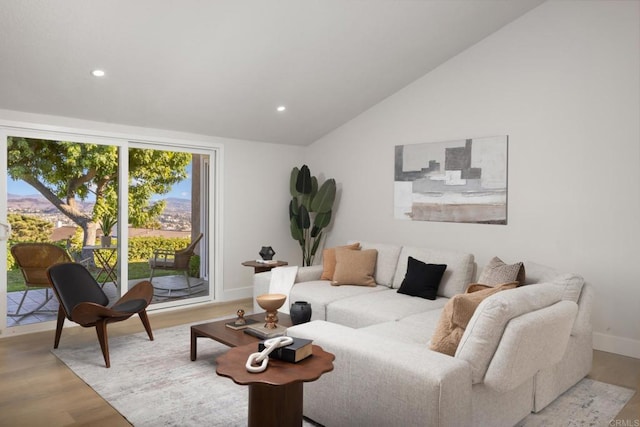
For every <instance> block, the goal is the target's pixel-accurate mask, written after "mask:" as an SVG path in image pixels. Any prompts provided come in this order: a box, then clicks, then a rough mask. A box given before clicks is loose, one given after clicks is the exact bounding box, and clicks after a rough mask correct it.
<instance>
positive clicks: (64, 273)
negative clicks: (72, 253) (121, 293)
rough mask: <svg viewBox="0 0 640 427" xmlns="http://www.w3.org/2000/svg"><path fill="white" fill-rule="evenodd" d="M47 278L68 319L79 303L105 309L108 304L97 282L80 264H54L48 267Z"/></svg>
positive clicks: (107, 299)
mask: <svg viewBox="0 0 640 427" xmlns="http://www.w3.org/2000/svg"><path fill="white" fill-rule="evenodd" d="M47 276H48V277H49V280H50V282H51V285H52V286H53V290H54V292H55V293H56V295H57V296H58V300H59V301H60V303H61V304H62V307H63V308H64V311H65V314H66V315H67V317H68V318H69V319H71V312H72V311H73V308H74V307H75V306H76V305H78V304H79V303H81V302H93V303H96V304H100V305H102V306H105V307H106V305H107V304H108V303H109V298H108V297H107V295H105V293H104V291H103V290H102V289H101V288H100V285H99V284H98V282H96V280H95V279H94V278H93V276H92V275H91V273H89V270H87V269H86V268H85V267H84V266H82V265H81V264H76V263H65V264H56V265H54V266H52V267H49V269H48V270H47Z"/></svg>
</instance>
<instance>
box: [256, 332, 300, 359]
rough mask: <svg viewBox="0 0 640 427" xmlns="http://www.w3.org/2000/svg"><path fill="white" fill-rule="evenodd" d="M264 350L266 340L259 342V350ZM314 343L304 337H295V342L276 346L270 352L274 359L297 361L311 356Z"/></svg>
mask: <svg viewBox="0 0 640 427" xmlns="http://www.w3.org/2000/svg"><path fill="white" fill-rule="evenodd" d="M262 350H264V342H260V343H258V351H262ZM312 352H313V345H312V341H311V340H306V339H303V338H294V339H293V343H291V344H289V345H288V346H286V347H280V348H276V349H275V350H274V351H272V352H271V354H269V357H273V358H274V359H278V360H284V361H285V362H291V363H297V362H299V361H301V360H303V359H306V358H307V357H309V356H311V353H312Z"/></svg>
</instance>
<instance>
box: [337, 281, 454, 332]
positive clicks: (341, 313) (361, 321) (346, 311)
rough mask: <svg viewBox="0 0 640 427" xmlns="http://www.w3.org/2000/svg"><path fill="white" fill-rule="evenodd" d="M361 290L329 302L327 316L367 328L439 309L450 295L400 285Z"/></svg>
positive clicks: (340, 321) (339, 321) (354, 326)
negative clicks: (426, 294) (419, 293)
mask: <svg viewBox="0 0 640 427" xmlns="http://www.w3.org/2000/svg"><path fill="white" fill-rule="evenodd" d="M384 289H385V290H383V291H381V292H373V293H367V294H359V295H357V296H353V297H350V298H343V299H340V300H336V301H333V302H331V303H329V304H328V305H327V317H326V319H325V320H327V321H329V322H333V323H338V324H340V325H345V326H349V327H351V328H363V327H365V326H370V325H374V324H376V323H383V322H389V321H393V320H398V319H401V318H403V317H407V316H409V315H412V314H416V313H421V312H424V311H431V310H437V309H440V308H442V307H444V305H445V304H446V303H447V301H448V300H449V299H448V298H443V297H437V298H436V299H435V300H428V299H424V298H419V297H412V296H408V295H404V294H399V293H398V292H397V290H396V289H388V288H386V287H385V288H384Z"/></svg>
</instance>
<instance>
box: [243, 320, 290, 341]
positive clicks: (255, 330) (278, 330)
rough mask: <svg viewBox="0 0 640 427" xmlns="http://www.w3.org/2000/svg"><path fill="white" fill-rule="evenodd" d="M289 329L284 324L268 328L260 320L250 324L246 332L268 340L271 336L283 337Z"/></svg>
mask: <svg viewBox="0 0 640 427" xmlns="http://www.w3.org/2000/svg"><path fill="white" fill-rule="evenodd" d="M286 331H287V328H285V327H284V326H280V325H276V327H275V328H273V329H272V328H267V327H265V326H264V323H262V322H259V323H258V324H255V325H249V326H248V327H247V328H246V329H245V330H244V333H245V334H249V335H253V336H254V337H258V338H260V339H263V340H266V339H269V338H275V337H281V336H282V335H284V333H285V332H286Z"/></svg>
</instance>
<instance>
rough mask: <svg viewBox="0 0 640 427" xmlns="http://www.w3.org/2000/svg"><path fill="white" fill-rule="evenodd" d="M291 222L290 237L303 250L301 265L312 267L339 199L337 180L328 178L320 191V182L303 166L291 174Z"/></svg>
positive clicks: (294, 169)
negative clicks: (337, 195)
mask: <svg viewBox="0 0 640 427" xmlns="http://www.w3.org/2000/svg"><path fill="white" fill-rule="evenodd" d="M290 191H291V197H292V198H291V202H290V203H289V220H290V222H291V224H290V227H291V237H293V238H294V239H295V240H297V241H298V243H299V244H300V249H302V265H303V266H308V265H312V264H313V259H314V258H315V256H316V252H317V251H318V247H319V246H320V241H321V240H322V236H323V229H324V228H325V227H326V226H328V225H329V223H330V222H331V208H332V207H333V202H334V200H335V197H336V181H335V180H334V179H333V178H331V179H327V180H326V181H325V182H324V183H323V184H322V185H321V186H320V188H318V179H317V178H316V177H315V176H311V172H310V171H309V167H308V166H307V165H303V166H302V167H301V168H300V169H298V168H297V167H295V168H293V170H292V171H291V180H290Z"/></svg>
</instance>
